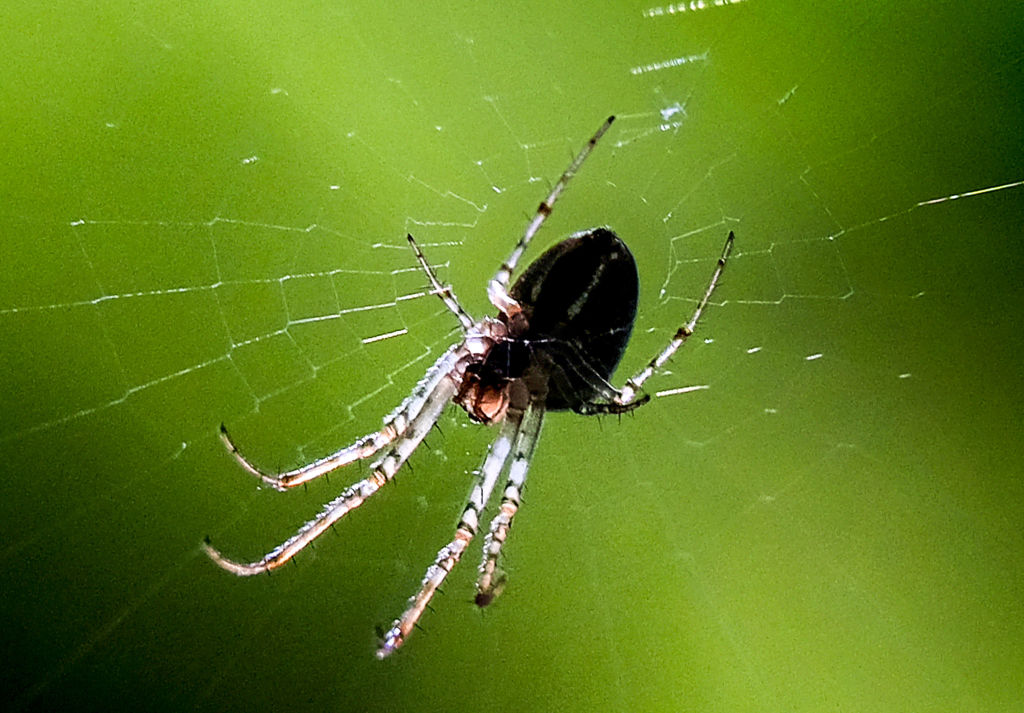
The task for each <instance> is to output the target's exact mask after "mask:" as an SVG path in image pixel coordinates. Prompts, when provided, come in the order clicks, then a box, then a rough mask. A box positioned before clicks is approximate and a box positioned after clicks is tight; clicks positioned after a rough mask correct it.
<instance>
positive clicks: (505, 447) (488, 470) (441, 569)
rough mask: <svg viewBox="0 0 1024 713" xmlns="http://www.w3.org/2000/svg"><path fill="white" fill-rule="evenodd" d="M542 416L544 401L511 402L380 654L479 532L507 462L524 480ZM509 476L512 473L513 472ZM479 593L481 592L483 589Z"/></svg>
mask: <svg viewBox="0 0 1024 713" xmlns="http://www.w3.org/2000/svg"><path fill="white" fill-rule="evenodd" d="M514 400H515V399H514ZM543 419H544V407H543V404H536V403H534V402H528V404H527V407H526V410H525V411H523V410H522V409H521V408H518V407H516V406H515V405H512V406H510V407H509V408H508V411H507V412H506V414H505V419H504V421H502V423H501V427H500V430H499V431H498V437H497V438H496V439H495V440H494V442H493V443H492V444H491V446H490V448H489V449H488V451H487V456H486V458H484V462H483V465H482V466H481V468H480V476H479V479H478V480H477V482H476V483H475V484H474V485H473V488H472V490H471V491H470V493H469V498H468V502H467V503H466V507H465V508H464V509H463V511H462V516H461V517H460V518H459V524H458V526H457V527H456V529H455V536H454V538H453V539H452V541H451V542H449V543H448V544H447V545H445V546H444V547H442V548H441V549H440V550H439V551H438V553H437V557H436V558H435V559H434V562H433V563H432V564H431V565H430V566H429V567H428V568H427V571H426V574H424V575H423V581H422V582H421V583H420V588H419V589H418V590H417V591H416V593H415V594H413V595H412V597H410V598H409V601H408V604H407V605H406V609H405V611H404V612H402V615H401V616H400V617H399V618H398V619H395V621H394V622H392V624H391V628H390V629H388V631H387V632H385V634H384V635H383V637H382V638H381V640H380V642H379V644H378V647H377V658H379V659H383V658H385V657H387V656H389V655H391V654H392V653H394V652H395V651H396V650H397V649H398V647H400V646H401V645H402V643H403V642H404V641H405V639H406V637H408V636H409V634H410V632H411V631H412V629H413V627H415V626H417V623H418V622H419V619H420V617H421V616H422V615H423V612H424V610H425V609H426V608H427V606H428V605H429V604H430V600H431V599H432V598H433V596H434V594H435V592H437V590H438V588H439V587H440V586H441V584H442V583H443V582H444V580H445V578H446V577H447V576H448V574H449V573H451V571H452V570H453V569H454V568H455V565H456V564H458V562H459V560H460V559H461V557H462V554H463V552H465V551H466V548H467V547H468V546H469V543H470V542H471V541H472V539H473V537H474V536H475V535H476V533H477V530H478V529H479V525H480V516H481V515H482V513H483V510H484V508H485V507H486V506H487V503H488V501H489V500H490V499H491V493H492V491H493V490H494V486H495V484H496V483H497V481H498V478H499V477H500V476H501V474H502V472H504V471H505V470H506V467H507V469H508V470H509V472H510V473H521V474H522V475H519V476H514V477H516V478H517V480H519V481H522V479H523V478H524V477H525V474H526V470H527V468H529V466H530V458H531V457H532V455H533V449H534V447H535V446H536V444H537V439H538V438H539V436H540V427H541V423H542V422H543ZM511 477H513V476H512V475H510V478H511ZM485 547H486V544H485ZM477 596H478V597H479V594H478V595H477Z"/></svg>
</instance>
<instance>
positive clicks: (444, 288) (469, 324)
mask: <svg viewBox="0 0 1024 713" xmlns="http://www.w3.org/2000/svg"><path fill="white" fill-rule="evenodd" d="M405 237H406V238H407V239H408V240H409V245H411V246H412V249H413V251H414V252H415V253H416V259H417V260H419V262H420V267H421V268H423V272H425V273H427V278H428V279H429V280H430V287H431V292H433V293H434V294H435V295H437V296H438V297H440V298H441V301H442V302H444V304H445V306H446V307H447V308H448V309H449V310H450V311H451V313H452V314H454V315H455V317H456V318H457V319H458V320H459V323H460V324H462V331H463V332H468V331H469V330H470V329H472V328H473V326H474V324H475V322H474V320H473V318H472V317H470V316H469V314H468V313H467V312H466V310H464V309H463V308H462V305H460V304H459V298H458V297H456V296H455V291H454V290H452V287H451V285H442V284H441V281H440V280H438V279H437V274H435V273H434V268H432V267H431V266H430V263H429V262H427V257H426V256H425V255H424V254H423V251H422V250H420V246H419V245H417V244H416V240H415V239H414V238H413V237H412V234H406V236H405Z"/></svg>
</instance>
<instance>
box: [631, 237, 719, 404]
mask: <svg viewBox="0 0 1024 713" xmlns="http://www.w3.org/2000/svg"><path fill="white" fill-rule="evenodd" d="M735 239H736V236H735V235H734V234H733V232H732V231H731V230H730V231H729V235H728V236H727V237H726V238H725V247H723V248H722V254H721V255H720V256H719V258H718V263H717V264H716V265H715V270H714V272H712V273H711V279H710V280H709V281H708V286H707V287H706V288H705V290H704V295H703V296H702V297H701V298H700V301H699V302H698V303H697V309H696V310H694V312H693V315H691V316H690V320H689V321H688V322H687V323H686V324H684V325H683V326H682V327H680V328H679V329H678V330H676V333H675V335H674V336H673V337H672V339H671V340H670V341H669V343H668V345H667V346H666V347H665V348H664V349H663V350H662V351H661V352H659V353H658V355H657V356H655V357H654V358H653V359H651V360H650V361H649V362H647V365H646V366H645V367H644V368H643V369H641V370H640V371H638V372H637V373H636V374H634V375H633V376H631V377H629V378H628V379H626V383H625V385H624V386H623V387H622V388H621V389H620V390H619V392H618V394H617V395H616V396H615V398H614V400H613V403H614V404H615V405H618V406H628V405H630V404H634V403H638V401H639V399H638V395H639V394H640V393H641V388H642V387H643V385H644V382H645V381H647V380H648V379H649V378H651V375H652V374H654V372H655V371H657V370H658V369H660V368H661V367H663V366H664V365H665V363H666V362H667V361H668V360H669V359H671V358H672V357H673V355H675V353H676V352H677V351H679V348H680V347H681V346H683V344H685V343H686V340H687V339H689V338H690V336H691V335H692V334H693V330H694V329H696V328H697V321H698V320H699V319H700V316H701V314H703V313H704V308H705V307H707V306H708V302H709V301H710V300H711V294H712V293H713V292H714V291H715V288H716V287H718V278H720V277H721V276H722V271H723V270H724V269H725V263H726V262H727V261H728V259H729V254H730V253H731V252H732V243H733V241H734V240H735ZM640 398H643V397H642V396H641V397H640Z"/></svg>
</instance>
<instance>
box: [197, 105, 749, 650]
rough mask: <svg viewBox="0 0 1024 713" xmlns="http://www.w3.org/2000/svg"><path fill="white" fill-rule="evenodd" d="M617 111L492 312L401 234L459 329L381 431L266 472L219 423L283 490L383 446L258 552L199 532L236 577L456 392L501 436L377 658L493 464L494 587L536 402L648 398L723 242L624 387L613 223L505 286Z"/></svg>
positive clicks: (628, 311) (507, 268) (391, 454)
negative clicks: (446, 280) (687, 304)
mask: <svg viewBox="0 0 1024 713" xmlns="http://www.w3.org/2000/svg"><path fill="white" fill-rule="evenodd" d="M614 119H615V117H614V116H610V117H608V119H607V120H605V122H604V123H603V124H602V125H601V127H600V128H599V129H598V130H597V132H596V133H595V134H594V135H593V136H592V137H591V139H590V141H588V142H587V144H586V146H584V147H583V149H582V150H581V151H580V152H579V154H577V156H576V157H575V158H574V159H573V161H572V163H570V164H569V167H568V168H567V169H566V170H565V172H564V173H563V174H562V176H561V178H559V180H558V182H557V183H556V184H555V186H554V187H553V188H552V189H551V192H550V194H549V195H548V197H547V198H546V199H545V200H544V202H542V203H541V204H540V207H539V208H538V209H537V214H536V215H535V216H534V217H533V219H532V220H531V221H530V223H529V225H528V226H527V228H526V232H525V233H524V234H523V236H522V237H521V238H520V239H519V242H518V243H517V244H516V246H515V248H514V249H513V250H512V254H511V255H510V256H509V258H508V260H506V261H505V262H504V263H502V265H501V267H500V268H498V271H497V273H496V274H495V275H494V277H493V278H492V279H491V281H490V282H489V283H488V285H487V295H488V297H489V298H490V301H491V303H492V304H493V305H494V306H495V307H496V308H497V309H498V315H497V317H484V318H483V319H480V320H474V319H473V318H472V317H470V316H469V314H468V313H467V312H466V311H465V310H464V309H463V308H462V306H461V305H460V304H459V302H458V300H457V299H456V297H455V293H454V292H453V290H452V288H451V287H450V286H447V285H443V284H441V282H440V281H439V280H438V278H437V275H436V274H435V273H434V270H433V268H432V267H431V266H430V264H429V263H428V262H427V259H426V257H425V256H424V254H423V252H422V251H421V250H420V248H419V247H418V246H417V245H416V241H415V240H414V239H413V237H412V236H411V235H409V236H407V238H408V241H409V245H410V246H411V247H412V250H413V251H414V253H415V255H416V259H417V261H418V262H419V265H420V267H421V268H422V270H423V272H424V273H425V274H426V276H427V279H428V280H429V281H430V286H431V292H433V293H435V294H437V295H438V296H439V297H440V298H441V300H442V301H443V302H444V304H445V305H446V307H447V308H448V310H450V311H451V312H452V314H454V315H455V317H456V318H457V319H458V320H459V323H460V324H461V329H462V340H461V341H460V342H458V343H457V344H455V345H453V346H452V347H450V348H449V349H448V351H446V352H445V353H444V354H443V355H441V357H440V358H439V359H438V360H437V361H436V362H435V363H434V364H433V366H431V367H430V368H429V369H428V370H427V372H426V374H425V375H424V377H423V378H422V379H421V380H420V381H419V383H418V384H417V385H416V387H415V388H414V389H413V391H412V393H411V395H410V396H409V397H408V398H406V399H405V400H404V401H403V402H402V403H401V404H400V405H399V406H398V408H397V409H395V410H394V411H393V412H392V413H391V414H390V415H389V416H387V417H386V418H385V419H384V425H383V427H382V428H381V429H380V430H379V431H377V432H375V433H371V434H369V435H366V436H363V437H362V438H360V439H359V440H357V441H356V442H355V443H353V444H352V445H350V446H348V447H346V448H343V449H341V450H339V451H337V452H336V453H333V454H331V455H328V456H326V457H324V458H321V459H319V460H316V461H314V462H312V463H309V464H308V465H304V466H301V467H299V468H296V469H295V470H290V471H288V472H285V473H280V474H276V475H275V474H271V473H268V472H266V471H264V470H261V469H259V468H257V467H256V466H255V465H253V464H252V463H250V462H249V461H248V460H246V458H245V457H244V456H242V454H241V453H240V452H239V450H238V448H237V447H236V445H235V443H234V441H233V440H232V439H231V437H230V436H229V435H228V431H227V429H226V428H225V427H224V426H223V425H221V438H222V439H223V441H224V443H225V445H226V446H227V448H228V450H229V451H230V452H231V454H232V455H233V456H234V457H235V459H236V460H237V461H238V462H239V463H240V464H241V465H242V467H243V468H245V469H246V470H247V471H249V472H250V473H252V474H253V475H255V476H257V477H258V478H260V479H261V480H262V481H263V482H264V483H267V484H268V485H270V486H272V487H273V488H275V489H277V490H282V491H283V490H287V489H288V488H292V487H295V486H297V485H299V484H302V483H306V482H308V481H310V480H312V479H314V478H317V477H319V476H321V475H324V474H325V473H329V472H331V471H333V470H335V469H337V468H341V467H342V466H345V465H348V464H349V463H352V462H354V461H357V460H361V459H364V458H370V457H371V456H373V455H374V454H377V453H380V452H383V455H382V456H380V457H379V458H378V459H377V460H376V461H375V462H374V463H373V464H372V465H371V466H370V470H371V473H370V475H369V476H368V477H366V478H364V479H363V480H360V481H359V482H357V483H355V484H353V485H351V486H350V487H348V488H347V489H345V490H344V491H343V492H342V493H341V494H340V495H339V496H338V497H336V498H335V499H334V500H331V501H330V502H329V503H327V504H326V505H325V506H324V507H323V510H322V511H321V512H320V514H318V515H317V516H316V517H314V518H313V519H312V520H310V521H309V522H307V523H306V524H305V525H303V526H302V527H301V528H299V530H298V532H296V533H295V535H293V536H292V537H291V538H290V539H288V540H286V541H285V542H283V543H281V544H280V545H278V546H277V547H275V548H274V549H273V550H271V551H270V552H268V553H267V554H266V555H264V556H263V558H262V559H259V560H256V561H255V562H248V563H245V562H238V561H236V560H231V559H228V558H227V557H225V556H224V555H222V554H221V553H220V552H219V551H218V550H216V549H214V548H213V546H212V545H211V544H210V541H209V538H207V539H206V541H205V543H204V547H205V550H206V553H207V554H208V555H209V556H210V558H211V559H213V561H214V562H216V563H217V564H218V565H220V566H221V567H223V568H224V569H226V570H227V571H229V572H233V573H234V574H237V575H242V576H245V575H253V574H259V573H261V572H270V571H271V570H273V569H276V568H277V567H280V566H281V565H283V564H285V563H286V562H288V560H290V559H291V558H292V557H294V556H295V555H296V554H298V553H299V552H300V551H301V550H302V549H303V548H305V547H306V546H307V545H309V544H310V543H312V542H313V540H314V539H316V538H317V537H319V536H320V535H321V534H323V533H324V532H325V531H326V530H327V529H328V528H329V527H331V526H332V525H333V524H334V523H335V522H337V521H338V520H339V519H341V518H342V517H344V516H345V515H346V514H348V513H349V512H351V511H352V510H354V509H355V508H357V507H359V506H360V505H362V504H363V503H364V502H365V501H366V500H367V499H368V498H369V497H370V496H371V495H373V494H374V493H376V492H377V491H378V490H379V489H380V488H381V487H383V486H384V485H386V484H387V483H389V482H390V481H391V480H392V479H393V478H394V477H395V473H396V472H397V471H398V469H399V468H401V467H402V465H403V464H404V463H405V461H406V460H407V459H408V458H409V456H410V455H411V454H412V452H413V451H414V450H416V448H417V447H418V446H419V444H420V442H421V441H422V440H423V438H424V436H426V434H427V432H428V431H429V430H430V429H431V428H432V427H433V426H434V425H435V423H436V422H437V421H438V419H439V418H440V416H441V414H442V412H443V411H444V408H445V406H446V405H447V404H448V402H449V401H454V402H455V403H456V404H458V405H459V406H461V407H462V408H464V409H465V410H466V412H467V413H468V414H469V417H470V419H472V420H473V421H476V422H479V423H483V424H497V425H498V435H497V438H496V439H495V440H494V441H493V442H492V444H491V446H490V448H489V449H488V451H487V455H486V457H485V458H484V462H483V465H482V466H481V468H480V472H479V477H478V478H477V480H476V482H475V483H474V485H473V488H472V490H471V491H470V494H469V500H468V502H467V503H466V506H465V508H464V509H463V511H462V515H461V517H460V518H459V523H458V526H457V527H456V530H455V535H454V538H453V539H452V541H451V542H449V543H448V544H447V545H445V546H444V547H442V548H441V549H440V551H439V552H438V553H437V557H436V558H435V559H434V562H433V563H432V564H431V565H430V566H429V567H428V568H427V571H426V574H425V575H424V577H423V580H422V581H421V583H420V587H419V589H418V590H417V591H416V593H415V594H414V595H413V596H412V597H411V598H410V599H409V601H408V603H407V606H406V609H405V611H404V612H403V613H402V615H401V616H400V617H399V618H398V619H396V620H395V621H394V622H393V623H392V625H391V627H390V629H388V630H387V631H386V632H384V633H383V635H382V636H381V637H380V640H379V642H378V648H377V657H378V658H381V659H383V658H384V657H386V656H388V655H389V654H391V653H393V652H394V651H396V650H397V649H398V648H399V647H400V646H401V645H402V643H403V642H404V641H405V640H406V638H407V637H408V636H409V634H410V633H411V632H412V629H413V627H414V626H416V625H417V623H418V621H419V619H420V617H421V616H422V615H423V612H424V610H425V609H426V607H427V605H428V604H429V602H430V600H431V598H432V597H433V596H434V593H435V592H436V591H437V589H438V587H439V586H440V585H441V583H442V582H443V581H444V579H445V577H447V575H448V574H449V573H450V572H451V571H452V569H453V568H454V567H455V565H456V563H458V561H459V559H460V558H461V557H462V555H463V553H464V552H465V551H466V548H467V547H468V546H469V543H470V541H471V540H472V539H473V537H474V536H475V535H476V534H477V531H478V530H479V528H480V517H481V515H482V513H483V511H484V509H485V508H486V506H487V503H488V501H489V500H490V497H491V493H492V491H493V490H494V486H495V485H496V484H497V482H498V479H499V478H500V477H501V475H502V473H507V479H506V481H505V488H504V491H503V494H502V497H501V503H500V505H499V507H498V511H497V514H495V515H494V518H493V519H492V520H491V522H490V526H489V527H488V529H487V534H486V535H485V537H484V542H483V559H482V561H481V563H480V566H479V577H478V579H477V583H476V597H475V601H476V604H477V605H478V606H480V607H484V606H487V605H488V604H490V603H491V602H492V601H493V600H494V598H495V597H496V596H498V594H500V593H501V590H502V589H503V588H504V582H505V575H504V573H503V572H502V571H501V569H500V568H499V566H498V562H499V558H500V556H501V550H502V546H503V545H504V544H505V540H506V538H507V537H508V532H509V528H510V526H511V524H512V519H513V517H514V516H515V514H516V512H517V510H518V509H519V505H520V494H521V493H522V490H523V485H524V483H525V480H526V472H527V469H528V468H529V466H530V459H531V456H532V455H533V451H534V447H535V446H536V445H537V439H538V436H539V435H540V430H541V422H542V421H543V419H544V413H545V412H546V411H565V410H571V411H574V412H576V413H579V414H584V415H594V414H622V413H625V412H627V411H631V410H633V409H635V408H637V407H638V406H640V405H642V404H644V403H646V402H647V401H648V400H649V398H650V397H649V396H648V395H647V394H643V393H642V391H641V389H642V387H643V384H644V382H646V381H647V379H648V378H649V377H650V376H651V375H652V374H653V373H654V372H655V371H656V370H658V369H659V368H660V367H661V366H663V365H664V364H665V362H667V361H668V360H669V359H670V358H671V357H672V355H673V354H675V353H676V351H677V350H678V349H679V348H680V347H681V346H682V345H683V344H684V343H685V342H686V340H687V338H688V337H689V336H690V335H691V334H693V330H694V328H695V327H696V325H697V321H698V319H700V316H701V313H702V312H703V311H704V308H705V307H706V306H707V304H708V302H709V300H710V299H711V295H712V293H713V292H714V290H715V286H716V285H717V284H718V279H719V276H720V275H721V274H722V270H723V269H724V268H725V263H726V260H727V259H728V257H729V253H730V251H731V249H732V243H733V234H732V233H731V232H730V233H729V236H728V237H727V238H726V241H725V247H724V249H723V251H722V254H721V257H719V259H718V263H717V265H716V267H715V269H714V272H713V273H712V275H711V280H710V281H709V282H708V285H707V288H706V289H705V290H704V294H703V296H702V297H701V299H700V301H699V302H698V303H697V308H696V310H695V311H694V313H693V315H692V316H691V317H690V320H689V321H688V322H686V323H685V324H684V325H683V326H681V327H680V328H679V329H678V330H677V331H676V333H675V336H674V337H673V338H672V340H671V341H670V342H669V344H668V345H667V346H666V347H665V348H664V349H663V350H662V351H661V352H660V353H659V354H658V355H657V356H655V357H654V358H653V359H651V360H650V361H649V362H648V363H647V365H646V366H645V367H644V368H643V369H641V370H640V371H639V372H637V373H636V374H634V375H633V376H631V377H630V378H629V379H627V380H626V383H625V385H624V386H623V387H622V388H621V389H617V388H615V387H614V386H612V385H611V383H610V379H611V375H612V373H613V372H614V371H615V367H616V366H617V365H618V363H619V360H620V359H621V358H622V355H623V353H624V352H625V349H626V344H627V342H628V341H629V337H630V333H631V332H632V330H633V322H634V320H635V318H636V308H637V296H638V291H639V279H638V276H637V269H636V263H635V262H634V260H633V255H632V253H630V251H629V249H628V248H627V247H626V245H625V243H623V242H622V240H621V239H619V237H618V236H617V235H616V234H615V233H614V232H612V231H611V230H610V229H608V228H592V229H590V230H585V231H582V232H578V233H575V234H573V235H571V236H570V237H568V238H566V239H564V240H562V241H561V242H560V243H558V244H556V245H555V246H553V247H552V248H550V249H549V250H548V251H547V252H545V253H544V254H543V255H541V256H540V257H539V258H537V260H536V261H534V262H533V263H532V264H531V265H530V266H529V267H527V268H526V270H525V271H524V272H523V274H522V275H521V276H520V277H519V278H518V279H517V280H516V282H515V284H513V285H512V287H511V289H510V288H509V283H510V281H511V278H512V273H513V272H514V271H515V269H516V265H517V264H518V262H519V259H520V257H521V256H522V254H523V252H524V251H525V250H526V248H527V246H528V245H529V244H530V241H531V240H532V239H533V237H534V235H536V233H537V231H538V230H539V229H540V227H541V225H543V223H544V221H545V220H546V219H547V217H548V216H549V215H550V214H551V209H552V207H553V206H554V204H555V201H556V200H557V199H558V197H559V196H560V195H561V194H562V191H563V190H565V187H566V186H567V185H568V184H569V181H570V180H571V179H572V177H573V176H575V175H576V172H577V171H578V170H579V168H580V166H581V165H582V164H583V162H584V161H585V160H586V158H587V156H589V155H590V152H591V151H592V150H593V148H594V146H595V145H596V144H597V142H598V141H599V140H600V139H601V137H602V136H604V134H605V132H607V131H608V128H609V127H610V126H611V124H612V121H614Z"/></svg>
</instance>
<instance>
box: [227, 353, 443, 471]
mask: <svg viewBox="0 0 1024 713" xmlns="http://www.w3.org/2000/svg"><path fill="white" fill-rule="evenodd" d="M456 352H457V348H456V347H452V348H451V349H449V350H448V351H447V352H445V353H444V354H443V355H441V357H440V358H439V359H438V360H437V361H436V362H434V365H433V366H431V367H430V369H428V370H427V373H426V374H425V375H424V376H423V378H422V379H420V381H419V383H417V384H416V387H415V388H414V389H413V392H412V394H410V395H409V397H408V398H407V399H405V400H404V401H402V403H401V404H400V405H399V406H398V408H396V409H395V410H394V411H392V412H391V414H390V415H388V416H387V418H385V419H384V427H383V428H381V429H380V430H379V431H377V432H376V433H370V434H368V435H366V436H363V437H362V438H360V439H359V440H357V441H356V442H355V443H353V444H352V445H350V446H347V447H345V448H342V449H341V450H340V451H337V452H335V453H332V454H331V455H329V456H326V457H324V458H320V459H318V460H315V461H313V462H312V463H309V464H308V465H304V466H302V467H300V468H296V469H294V470H289V471H286V472H284V473H278V474H274V473H268V472H266V471H265V470H262V469H260V468H257V467H256V466H255V465H253V464H252V463H251V462H250V461H249V460H247V459H246V458H245V457H244V456H243V455H242V454H241V453H240V452H239V450H238V446H236V445H235V442H234V440H232V438H231V436H230V435H228V430H227V428H225V427H224V425H223V424H221V427H220V437H221V440H222V441H224V445H225V446H227V449H228V451H230V452H231V455H233V456H234V457H235V460H237V461H238V463H239V464H240V465H241V466H242V467H243V468H245V470H247V471H248V472H249V473H251V474H252V475H255V476H256V477H257V478H259V479H260V480H262V481H263V482H264V483H266V484H268V485H270V486H271V487H273V488H274V489H275V490H280V491H284V490H287V489H288V488H294V487H295V486H296V485H301V484H302V483H307V482H309V481H310V480H313V479H314V478H319V477H320V476H321V475H324V474H326V473H330V472H331V471H334V470H337V469H338V468H341V467H343V466H346V465H348V464H349V463H354V462H355V461H357V460H363V459H365V458H370V457H371V456H373V455H374V454H376V453H377V452H378V451H380V450H381V449H383V448H385V447H386V446H388V445H389V444H391V443H393V442H394V441H395V440H397V439H399V438H401V437H402V436H403V435H404V434H405V432H406V429H407V428H408V427H409V424H410V423H411V422H412V421H414V420H415V419H416V418H417V417H418V416H419V414H420V412H421V411H422V410H423V408H424V407H425V406H427V405H428V402H429V401H430V400H431V399H436V398H438V395H437V390H438V386H439V384H441V382H442V381H444V380H445V378H446V377H447V376H448V374H449V373H450V372H451V370H452V369H453V368H454V366H455V363H456V362H457V361H458V359H459V357H460V356H462V355H461V354H459V353H456Z"/></svg>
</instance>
